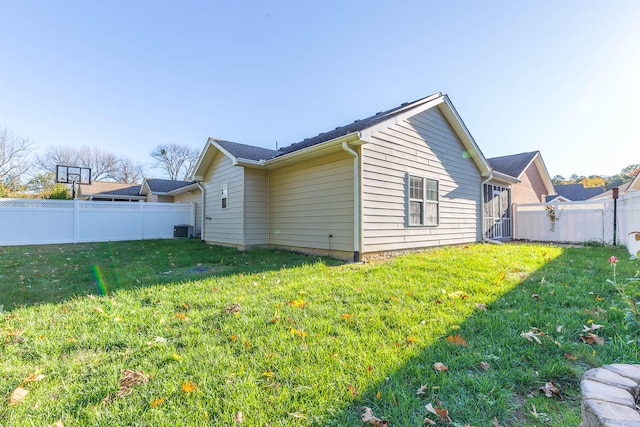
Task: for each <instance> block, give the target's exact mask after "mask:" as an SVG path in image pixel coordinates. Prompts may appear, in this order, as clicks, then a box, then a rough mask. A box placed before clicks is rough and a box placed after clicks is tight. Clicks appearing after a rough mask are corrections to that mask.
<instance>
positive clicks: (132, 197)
mask: <svg viewBox="0 0 640 427" xmlns="http://www.w3.org/2000/svg"><path fill="white" fill-rule="evenodd" d="M77 198H78V199H83V200H105V201H110V202H137V201H140V200H145V196H142V195H140V185H139V184H123V183H120V182H106V181H92V182H91V184H79V185H78V194H77Z"/></svg>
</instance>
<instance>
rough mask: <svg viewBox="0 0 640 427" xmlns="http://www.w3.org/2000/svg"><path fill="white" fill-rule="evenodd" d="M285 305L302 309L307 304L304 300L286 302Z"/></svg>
mask: <svg viewBox="0 0 640 427" xmlns="http://www.w3.org/2000/svg"><path fill="white" fill-rule="evenodd" d="M287 305H290V306H292V307H296V308H304V306H305V305H307V303H306V301H305V300H302V299H292V300H291V301H287Z"/></svg>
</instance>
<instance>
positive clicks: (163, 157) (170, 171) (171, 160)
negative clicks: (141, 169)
mask: <svg viewBox="0 0 640 427" xmlns="http://www.w3.org/2000/svg"><path fill="white" fill-rule="evenodd" d="M199 154H200V153H199V151H198V150H196V149H195V148H191V147H187V146H185V145H178V144H160V145H158V146H157V147H156V148H155V149H154V150H153V151H152V152H151V153H150V155H151V157H153V158H154V159H155V161H156V163H155V165H154V166H156V167H159V168H160V169H164V171H165V172H166V173H167V175H168V177H169V179H173V180H178V179H180V180H185V181H186V180H188V179H189V178H190V176H191V174H192V173H193V168H194V167H195V165H196V162H197V161H198V156H199Z"/></svg>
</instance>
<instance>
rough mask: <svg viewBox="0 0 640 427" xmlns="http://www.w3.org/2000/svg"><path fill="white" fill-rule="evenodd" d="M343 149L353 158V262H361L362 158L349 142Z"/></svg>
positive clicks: (343, 145) (344, 143) (343, 144)
mask: <svg viewBox="0 0 640 427" xmlns="http://www.w3.org/2000/svg"><path fill="white" fill-rule="evenodd" d="M342 149H343V150H344V151H346V152H347V153H349V154H351V155H352V156H353V262H360V156H358V153H356V152H355V151H353V150H352V149H351V147H349V144H347V141H344V142H343V143H342Z"/></svg>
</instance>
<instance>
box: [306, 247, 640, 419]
mask: <svg viewBox="0 0 640 427" xmlns="http://www.w3.org/2000/svg"><path fill="white" fill-rule="evenodd" d="M615 251H617V250H616V249H611V248H566V249H565V250H564V251H563V253H562V255H560V256H559V257H557V258H555V259H553V260H549V262H547V263H546V264H545V265H544V266H543V267H542V268H540V269H539V270H538V271H536V272H535V273H533V274H531V275H529V276H528V277H523V280H522V281H521V282H520V283H519V284H518V285H517V286H515V287H514V288H513V289H511V290H509V291H508V292H506V293H504V294H503V295H501V296H499V297H498V298H496V299H495V300H494V301H492V302H491V303H487V304H486V310H485V306H483V305H480V306H476V307H475V310H474V313H473V314H472V315H470V316H468V317H466V318H461V319H460V320H461V321H460V323H458V324H456V325H451V326H450V327H449V329H448V331H447V332H446V333H445V334H443V335H442V336H441V337H440V338H439V339H438V340H437V341H436V342H430V343H428V344H427V345H426V346H424V347H422V348H419V349H416V352H415V354H414V355H413V356H412V357H410V358H409V359H408V360H407V361H406V362H405V363H402V365H401V366H399V367H398V368H397V369H395V370H393V371H392V372H387V373H386V375H385V377H384V378H381V379H379V380H378V381H376V382H374V383H373V385H370V386H368V387H366V389H364V390H358V391H357V392H352V393H351V396H350V398H348V400H350V402H349V403H348V405H347V406H346V407H345V408H344V410H343V411H342V412H340V413H337V414H336V415H334V416H332V417H330V418H329V419H328V420H327V421H323V422H322V423H320V424H314V425H318V426H319V425H323V426H345V425H350V426H357V425H363V426H364V425H369V424H365V423H363V422H362V420H361V415H362V414H363V408H364V407H369V408H371V409H372V411H373V414H374V415H375V416H376V417H378V418H380V419H385V420H388V422H389V425H390V426H421V425H425V424H426V425H429V422H426V423H425V418H428V419H430V420H432V421H434V422H435V424H436V425H444V423H442V421H441V420H440V419H439V417H438V416H437V415H435V414H433V413H430V412H429V411H427V410H426V409H425V407H426V405H427V404H429V403H431V404H432V405H433V406H434V407H436V406H437V407H439V408H441V409H446V410H448V414H449V416H450V418H451V420H452V421H453V425H458V426H463V425H465V426H466V425H473V426H494V425H497V424H494V422H497V423H499V425H500V426H539V425H553V426H565V425H566V426H572V425H573V426H575V425H578V424H579V423H580V417H581V414H580V394H579V382H580V379H581V377H582V374H583V373H584V371H585V370H587V369H590V368H591V367H595V366H600V365H602V364H606V363H637V360H638V347H637V346H636V344H635V343H631V344H629V343H628V342H626V341H627V340H628V339H629V336H627V337H625V336H624V334H625V332H624V320H623V313H622V312H621V311H617V310H616V309H615V305H616V304H617V303H616V302H615V301H616V295H615V289H614V287H613V286H611V285H610V284H608V283H606V281H605V279H606V278H607V277H608V275H609V273H610V268H609V264H608V256H609V255H611V253H613V252H615ZM616 253H617V252H616ZM618 256H620V257H621V258H622V257H624V255H623V253H622V252H620V253H619V254H618ZM506 273H507V274H509V273H515V274H517V271H513V272H506ZM496 274H497V275H498V277H500V276H501V275H504V274H505V272H498V271H497V272H496ZM465 295H466V294H461V299H460V300H454V301H452V300H447V301H445V299H446V296H445V297H444V298H442V300H443V301H442V306H445V305H447V304H453V305H454V306H455V305H456V304H458V305H460V307H462V306H463V305H465V304H467V305H469V304H471V305H474V302H473V301H468V300H465V298H466V297H465ZM469 299H472V298H469ZM612 305H613V306H614V307H613V308H612ZM592 323H598V324H601V325H603V328H602V329H600V330H598V331H596V333H597V334H598V335H600V336H602V337H604V339H605V344H604V345H603V346H599V345H588V344H585V343H584V342H583V341H582V340H581V338H580V336H581V335H582V333H583V325H591V324H592ZM529 331H533V333H534V334H535V335H534V336H531V335H530V339H528V338H527V337H526V336H525V335H524V334H526V333H527V332H529ZM457 336H458V338H461V339H462V340H460V339H457V338H456V337H457ZM447 337H449V339H448V340H447ZM636 338H637V337H636ZM537 340H539V342H537ZM376 344H377V343H372V345H376ZM396 345H398V346H405V345H407V343H404V342H399V343H397V344H396ZM390 351H393V349H390ZM437 362H440V363H442V364H444V365H445V366H446V367H447V368H448V369H447V370H443V371H438V370H436V369H435V368H434V364H435V363H437ZM363 368H364V367H363ZM551 381H552V382H553V383H554V384H555V385H557V386H558V387H559V389H560V395H559V396H553V397H547V396H546V395H545V394H544V392H543V390H541V388H542V387H544V386H545V384H546V383H548V382H551ZM349 388H350V390H352V391H353V390H356V388H355V387H349ZM347 394H348V393H347ZM494 419H495V421H494Z"/></svg>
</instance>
